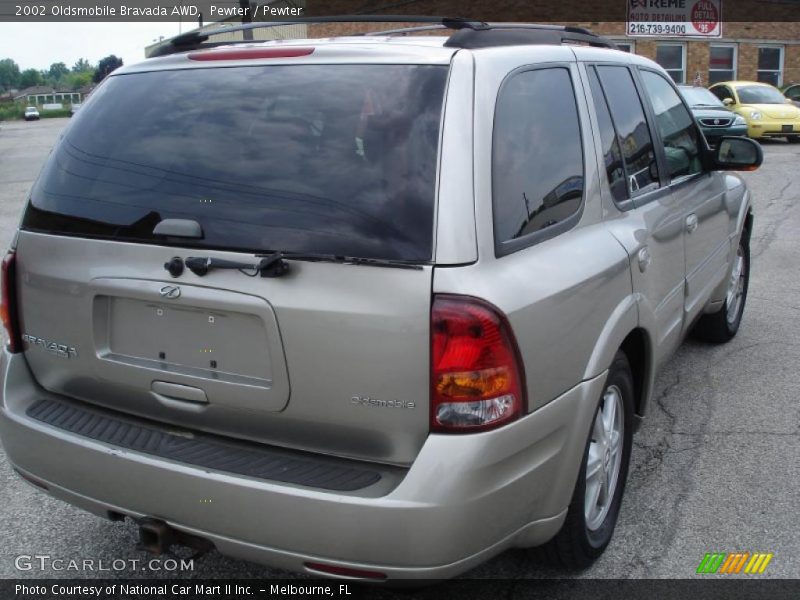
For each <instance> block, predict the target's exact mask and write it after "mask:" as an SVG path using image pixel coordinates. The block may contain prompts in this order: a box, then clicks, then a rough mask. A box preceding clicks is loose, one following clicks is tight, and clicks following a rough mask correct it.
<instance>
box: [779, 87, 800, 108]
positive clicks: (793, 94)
mask: <svg viewBox="0 0 800 600" xmlns="http://www.w3.org/2000/svg"><path fill="white" fill-rule="evenodd" d="M783 95H784V96H786V97H787V98H788V99H789V100H790V101H791V102H792V104H794V105H795V106H797V107H800V83H792V84H789V85H787V86H785V87H784V88H783Z"/></svg>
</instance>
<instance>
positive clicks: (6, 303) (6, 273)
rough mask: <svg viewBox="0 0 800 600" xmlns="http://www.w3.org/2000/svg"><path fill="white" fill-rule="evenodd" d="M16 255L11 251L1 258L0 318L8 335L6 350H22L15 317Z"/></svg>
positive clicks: (14, 351)
mask: <svg viewBox="0 0 800 600" xmlns="http://www.w3.org/2000/svg"><path fill="white" fill-rule="evenodd" d="M16 266H17V255H16V254H14V252H13V251H11V252H9V253H8V254H6V256H5V258H4V259H3V274H2V287H3V290H2V304H0V318H2V320H3V328H4V329H5V330H6V336H7V337H8V346H7V348H8V351H9V352H11V353H12V354H13V353H17V352H22V340H21V339H20V336H19V321H18V319H17V285H16V282H17V277H16V270H17V269H16Z"/></svg>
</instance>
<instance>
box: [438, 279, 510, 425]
mask: <svg viewBox="0 0 800 600" xmlns="http://www.w3.org/2000/svg"><path fill="white" fill-rule="evenodd" d="M525 405H526V396H525V373H524V369H523V366H522V361H521V359H520V355H519V349H518V347H517V342H516V340H515V339H514V334H513V333H512V331H511V327H510V326H509V324H508V321H507V320H506V318H505V316H504V315H503V314H502V313H501V312H500V311H499V310H498V309H497V308H496V307H494V306H492V305H491V304H489V303H488V302H484V301H483V300H478V299H477V298H470V297H466V296H448V295H437V296H434V300H433V309H432V311H431V431H439V432H473V431H485V430H487V429H494V428H495V427H499V426H501V425H505V424H506V423H509V422H511V421H513V420H515V419H517V418H519V417H520V416H521V415H522V414H524V412H525Z"/></svg>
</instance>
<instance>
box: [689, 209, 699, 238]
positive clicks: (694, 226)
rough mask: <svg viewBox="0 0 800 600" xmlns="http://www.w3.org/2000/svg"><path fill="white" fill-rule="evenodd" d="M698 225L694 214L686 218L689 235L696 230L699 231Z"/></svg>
mask: <svg viewBox="0 0 800 600" xmlns="http://www.w3.org/2000/svg"><path fill="white" fill-rule="evenodd" d="M697 224H698V221H697V215H696V214H694V213H692V214H691V215H689V216H688V217H686V231H688V232H689V233H694V232H695V230H696V229H697Z"/></svg>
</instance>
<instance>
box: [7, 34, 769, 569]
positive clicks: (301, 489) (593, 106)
mask: <svg viewBox="0 0 800 600" xmlns="http://www.w3.org/2000/svg"><path fill="white" fill-rule="evenodd" d="M442 24H443V27H445V28H448V27H449V28H451V29H454V31H453V32H452V35H451V36H449V37H444V36H413V35H411V36H395V35H392V34H386V35H382V36H362V37H350V38H338V39H326V40H299V41H298V40H294V41H288V42H287V41H283V42H266V43H252V42H250V43H247V44H235V45H232V44H230V43H229V44H227V45H220V44H213V43H206V42H205V40H204V39H203V37H204V36H198V35H197V34H192V35H189V36H188V37H187V36H184V37H183V38H178V39H176V40H173V41H172V42H170V43H169V44H167V45H166V46H165V47H164V48H162V51H161V52H160V53H161V54H163V56H161V57H158V58H152V59H149V60H147V61H145V62H143V63H141V64H138V65H134V66H130V67H125V68H122V69H119V70H117V71H115V72H114V73H113V75H111V76H110V77H108V78H107V79H106V81H105V82H104V83H103V84H102V85H101V86H100V87H99V88H98V89H97V90H96V91H95V92H94V93H93V94H92V97H91V98H90V99H89V101H88V102H87V103H86V104H85V106H84V108H83V109H82V110H81V111H80V112H79V113H77V114H76V115H75V117H74V119H73V120H72V122H70V124H69V125H68V126H67V128H66V130H65V132H64V134H63V136H62V137H61V139H60V140H59V142H58V143H57V145H56V147H55V149H54V150H53V152H52V155H51V156H50V158H49V159H48V161H47V163H46V165H45V167H44V169H43V171H42V173H41V175H40V177H39V179H38V181H37V182H36V184H35V185H34V187H33V189H32V190H31V193H30V201H29V203H28V206H27V208H26V209H25V213H24V216H23V218H22V221H21V224H20V229H19V233H18V235H17V237H16V240H15V243H14V244H13V247H12V248H11V250H10V252H9V253H8V255H7V256H6V258H5V261H4V262H3V283H4V287H3V321H4V325H5V327H6V330H7V334H8V340H9V341H8V346H7V348H6V349H5V351H4V353H3V362H2V391H3V401H2V411H0V435H2V442H3V445H4V447H5V450H6V452H7V454H8V457H9V460H10V462H11V463H12V465H13V466H14V468H15V469H16V470H17V471H18V473H19V474H20V475H21V476H22V477H23V478H24V479H26V480H27V481H29V482H31V483H33V484H34V485H36V486H38V487H40V488H42V489H43V490H46V491H47V492H48V493H49V494H51V495H53V496H55V497H57V498H61V499H63V500H65V501H67V502H70V503H72V504H75V505H77V506H79V507H82V508H84V509H87V510H89V511H91V512H94V513H97V514H99V515H103V516H105V517H108V518H112V519H121V518H123V517H130V518H132V519H135V520H136V521H138V522H139V524H140V526H141V535H142V540H143V543H144V544H145V545H147V546H149V547H150V549H152V550H155V551H159V550H163V549H164V548H165V547H166V546H168V545H169V544H171V543H172V542H173V541H179V542H184V543H199V541H201V540H202V541H204V542H205V543H206V544H213V546H215V547H216V548H217V549H218V550H219V551H220V552H222V553H223V554H227V555H230V556H237V557H242V558H245V559H249V560H254V561H258V562H262V563H265V564H269V565H275V566H279V567H284V568H288V569H294V570H297V571H305V572H309V573H313V574H317V575H320V574H323V575H331V576H339V577H352V578H360V579H386V578H388V579H393V578H439V577H450V576H453V575H456V574H458V573H461V572H463V571H465V570H467V569H469V568H470V567H472V566H474V565H476V564H478V563H480V562H481V561H484V560H486V559H487V558H489V557H491V556H493V555H495V554H497V553H499V552H501V551H502V550H504V549H506V548H510V547H531V546H537V545H542V544H546V548H547V552H546V553H545V555H549V556H550V557H552V558H554V559H557V560H558V561H560V562H561V563H562V564H564V565H566V566H571V567H582V566H586V565H588V564H589V563H590V562H591V561H592V560H593V559H595V558H596V557H597V556H599V555H600V554H601V553H602V551H603V550H604V549H605V547H606V546H607V544H608V543H609V540H610V538H611V535H612V532H613V529H614V525H615V523H616V520H617V515H618V513H619V510H620V503H621V500H622V495H623V490H624V487H625V479H626V476H627V471H628V462H629V458H630V453H631V436H632V434H633V431H634V429H635V427H636V423H637V420H638V419H639V418H640V417H641V416H643V415H645V414H646V412H647V406H648V399H649V398H650V396H651V395H652V387H653V378H654V373H655V371H656V369H657V368H658V366H659V365H660V364H662V363H663V362H664V361H665V360H666V359H667V358H668V357H669V356H670V354H671V353H672V351H673V350H675V348H676V347H677V346H678V344H679V343H680V341H681V339H682V338H683V337H684V335H685V334H686V333H687V331H689V330H690V329H692V328H693V329H694V330H695V331H696V332H697V334H699V335H700V336H702V337H703V338H704V339H706V340H709V341H713V342H724V341H727V340H728V339H730V338H731V337H733V336H734V335H735V334H736V331H737V329H738V327H739V322H740V320H741V318H742V311H743V309H744V304H745V297H746V295H747V282H748V271H749V254H748V241H749V238H750V234H751V231H752V226H753V219H752V215H751V210H750V196H749V193H748V191H747V189H746V187H745V185H744V183H743V181H742V180H741V179H740V178H739V177H738V176H737V175H735V174H732V173H728V172H726V170H737V169H738V170H742V169H748V170H749V169H754V168H756V167H758V165H759V164H760V163H761V160H762V154H761V150H760V147H759V146H758V144H756V143H755V142H753V141H751V140H747V139H741V138H729V139H723V140H722V141H721V142H720V144H719V146H718V147H717V148H716V149H715V150H714V151H713V152H712V151H711V150H709V148H708V146H707V144H706V142H705V139H704V138H703V136H702V134H701V133H700V131H699V129H698V127H697V125H696V123H695V122H694V120H693V118H692V116H691V113H690V111H689V110H688V108H687V107H686V105H685V104H684V103H683V101H682V100H681V96H680V95H679V94H678V92H677V90H676V88H675V86H674V85H673V83H672V81H671V80H670V79H669V77H668V75H667V74H666V73H665V72H664V71H663V70H662V69H661V68H660V67H658V66H657V65H656V64H654V63H653V62H651V61H649V60H646V59H644V58H641V57H637V56H632V55H629V54H626V53H623V52H619V51H616V50H614V49H613V48H609V47H603V46H610V44H609V43H607V42H605V41H604V40H603V39H602V38H598V37H596V36H593V35H592V34H590V33H588V32H586V31H583V30H577V29H569V28H556V27H546V26H534V25H526V26H512V25H507V24H506V25H504V24H494V25H486V24H482V23H475V22H468V21H460V20H444V21H442ZM428 27H430V26H428ZM165 107H169V110H164V108H165ZM203 499H211V502H201V500H203ZM187 540H188V541H187Z"/></svg>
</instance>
